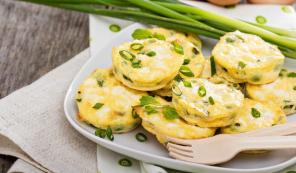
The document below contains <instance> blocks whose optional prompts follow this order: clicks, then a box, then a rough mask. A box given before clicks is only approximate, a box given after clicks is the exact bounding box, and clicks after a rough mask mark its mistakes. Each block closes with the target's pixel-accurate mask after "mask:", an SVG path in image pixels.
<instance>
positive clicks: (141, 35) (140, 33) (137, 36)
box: [132, 29, 152, 40]
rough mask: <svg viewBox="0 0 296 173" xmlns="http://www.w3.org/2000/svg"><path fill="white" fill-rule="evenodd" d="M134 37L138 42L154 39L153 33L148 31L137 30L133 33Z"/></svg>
mask: <svg viewBox="0 0 296 173" xmlns="http://www.w3.org/2000/svg"><path fill="white" fill-rule="evenodd" d="M132 37H133V38H134V39H136V40H142V39H146V38H152V33H151V32H150V31H149V30H147V29H136V30H135V31H134V32H133V34H132Z"/></svg>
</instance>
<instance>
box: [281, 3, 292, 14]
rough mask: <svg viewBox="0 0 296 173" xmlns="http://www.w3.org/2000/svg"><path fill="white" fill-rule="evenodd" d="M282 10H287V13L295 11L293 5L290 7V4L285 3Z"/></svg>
mask: <svg viewBox="0 0 296 173" xmlns="http://www.w3.org/2000/svg"><path fill="white" fill-rule="evenodd" d="M281 9H282V11H283V12H285V13H293V12H294V9H293V7H290V6H288V5H285V6H282V8H281Z"/></svg>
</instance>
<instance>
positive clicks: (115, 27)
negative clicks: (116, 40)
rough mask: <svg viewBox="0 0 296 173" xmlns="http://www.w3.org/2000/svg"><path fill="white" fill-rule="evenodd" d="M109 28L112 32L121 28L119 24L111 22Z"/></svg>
mask: <svg viewBox="0 0 296 173" xmlns="http://www.w3.org/2000/svg"><path fill="white" fill-rule="evenodd" d="M109 29H110V31H112V32H119V31H120V30H121V28H120V26H119V25H116V24H112V25H110V26H109Z"/></svg>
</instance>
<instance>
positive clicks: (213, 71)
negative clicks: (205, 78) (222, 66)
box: [210, 56, 217, 76]
mask: <svg viewBox="0 0 296 173" xmlns="http://www.w3.org/2000/svg"><path fill="white" fill-rule="evenodd" d="M210 63H211V76H214V75H215V74H216V73H217V70H216V63H215V59H214V56H211V57H210Z"/></svg>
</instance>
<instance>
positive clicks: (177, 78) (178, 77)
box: [174, 74, 183, 82]
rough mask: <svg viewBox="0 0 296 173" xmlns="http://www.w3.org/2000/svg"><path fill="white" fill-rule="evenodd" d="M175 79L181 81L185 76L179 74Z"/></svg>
mask: <svg viewBox="0 0 296 173" xmlns="http://www.w3.org/2000/svg"><path fill="white" fill-rule="evenodd" d="M174 80H175V81H177V82H181V81H182V80H183V78H182V77H181V76H180V75H179V74H178V75H177V76H176V77H175V78H174Z"/></svg>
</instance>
